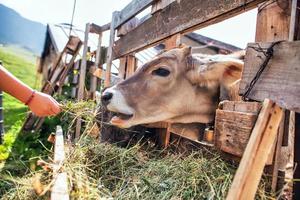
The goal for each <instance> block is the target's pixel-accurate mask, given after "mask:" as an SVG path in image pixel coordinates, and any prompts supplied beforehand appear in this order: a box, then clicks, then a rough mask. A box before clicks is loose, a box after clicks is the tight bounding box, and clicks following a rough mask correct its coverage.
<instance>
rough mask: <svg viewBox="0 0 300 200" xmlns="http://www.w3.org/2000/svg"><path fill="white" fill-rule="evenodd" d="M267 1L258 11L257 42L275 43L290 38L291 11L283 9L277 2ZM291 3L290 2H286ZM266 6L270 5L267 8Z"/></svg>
mask: <svg viewBox="0 0 300 200" xmlns="http://www.w3.org/2000/svg"><path fill="white" fill-rule="evenodd" d="M270 2H272V0H270V1H266V2H265V3H262V4H261V5H260V6H259V8H260V7H261V8H263V9H258V10H259V12H258V14H257V24H256V35H255V41H256V42H273V41H278V40H286V39H288V37H289V25H290V19H289V18H290V14H289V13H290V11H289V12H286V10H284V9H282V8H281V7H279V6H278V4H277V2H276V1H273V3H271V4H269V3H270ZM286 2H289V1H286ZM264 5H268V6H267V7H265V6H264Z"/></svg>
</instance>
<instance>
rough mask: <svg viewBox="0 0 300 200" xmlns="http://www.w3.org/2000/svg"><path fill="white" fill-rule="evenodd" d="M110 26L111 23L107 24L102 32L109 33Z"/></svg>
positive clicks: (102, 28) (103, 26)
mask: <svg viewBox="0 0 300 200" xmlns="http://www.w3.org/2000/svg"><path fill="white" fill-rule="evenodd" d="M110 25H111V23H107V24H104V25H102V26H101V30H102V32H104V31H108V30H109V29H110Z"/></svg>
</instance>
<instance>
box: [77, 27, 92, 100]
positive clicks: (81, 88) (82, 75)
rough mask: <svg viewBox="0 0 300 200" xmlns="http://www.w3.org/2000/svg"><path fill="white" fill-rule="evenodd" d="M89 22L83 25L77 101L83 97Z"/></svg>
mask: <svg viewBox="0 0 300 200" xmlns="http://www.w3.org/2000/svg"><path fill="white" fill-rule="evenodd" d="M89 30H90V24H89V23H87V24H86V25H85V34H84V42H83V53H82V59H81V64H80V72H79V85H78V86H79V87H78V94H77V99H78V100H79V101H81V100H83V99H84V88H85V76H86V65H87V51H88V40H89V32H90V31H89Z"/></svg>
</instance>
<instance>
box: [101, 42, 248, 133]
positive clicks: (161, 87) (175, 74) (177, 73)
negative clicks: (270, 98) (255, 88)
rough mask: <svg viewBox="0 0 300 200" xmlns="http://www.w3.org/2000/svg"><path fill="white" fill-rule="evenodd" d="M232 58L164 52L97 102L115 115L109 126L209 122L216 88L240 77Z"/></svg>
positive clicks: (238, 63) (188, 51)
mask: <svg viewBox="0 0 300 200" xmlns="http://www.w3.org/2000/svg"><path fill="white" fill-rule="evenodd" d="M236 57H238V56H236V55H203V54H197V55H194V54H193V55H192V54H191V48H189V47H182V48H175V49H172V50H169V51H166V52H164V53H162V54H160V55H158V56H156V57H155V58H153V59H152V60H151V61H149V62H148V63H146V64H144V65H143V66H142V67H140V68H139V69H138V70H137V71H136V72H135V73H134V75H133V76H131V77H130V78H128V79H126V80H124V81H122V82H120V83H118V84H117V85H115V86H113V87H110V88H108V89H106V90H105V91H104V92H103V94H102V97H101V98H102V102H103V104H104V105H106V107H107V108H108V110H110V111H112V112H115V113H116V116H114V117H113V118H112V119H111V123H112V124H113V125H116V126H119V127H122V128H128V127H131V126H133V125H137V124H147V123H153V122H159V121H165V122H171V123H191V122H202V123H208V122H211V121H213V119H214V113H215V109H216V107H217V104H218V99H219V90H220V87H221V86H222V87H224V88H229V87H230V85H231V84H232V83H234V82H235V81H237V80H238V79H239V78H240V76H241V70H242V67H243V62H242V61H241V60H239V59H238V58H236Z"/></svg>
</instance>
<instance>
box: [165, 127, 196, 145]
mask: <svg viewBox="0 0 300 200" xmlns="http://www.w3.org/2000/svg"><path fill="white" fill-rule="evenodd" d="M169 131H170V132H171V133H174V134H176V135H179V136H181V137H184V138H187V139H189V140H192V141H201V138H200V127H199V125H198V124H195V123H194V124H171V126H170V128H169Z"/></svg>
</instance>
